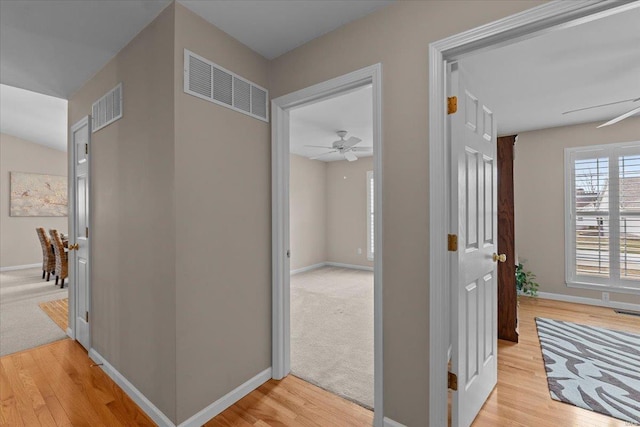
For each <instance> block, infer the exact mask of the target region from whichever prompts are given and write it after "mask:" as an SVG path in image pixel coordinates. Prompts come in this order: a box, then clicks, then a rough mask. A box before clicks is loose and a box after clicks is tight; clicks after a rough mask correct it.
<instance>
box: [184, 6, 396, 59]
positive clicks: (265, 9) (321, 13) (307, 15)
mask: <svg viewBox="0 0 640 427" xmlns="http://www.w3.org/2000/svg"><path fill="white" fill-rule="evenodd" d="M180 3H182V4H183V5H185V6H186V7H188V8H189V9H191V10H192V11H194V12H195V13H197V14H198V15H200V16H202V17H203V18H204V19H206V20H207V21H209V22H210V23H212V24H213V25H215V26H216V27H218V28H220V29H221V30H222V31H224V32H225V33H227V34H229V35H231V36H232V37H234V38H235V39H237V40H239V41H240V42H241V43H243V44H245V45H247V46H249V47H250V48H251V49H253V50H254V51H256V52H258V53H259V54H260V55H262V56H264V57H265V58H267V59H273V58H276V57H278V56H280V55H282V54H283V53H286V52H288V51H290V50H292V49H294V48H296V47H298V46H301V45H303V44H305V43H306V42H308V41H311V40H313V39H315V38H316V37H319V36H321V35H323V34H326V33H328V32H330V31H332V30H335V29H336V28H338V27H341V26H343V25H344V24H346V23H348V22H351V21H354V20H356V19H358V18H361V17H363V16H365V15H367V14H369V13H371V12H373V11H374V10H376V9H379V8H381V7H384V6H387V5H389V4H391V3H393V0H391V1H390V0H365V1H363V0H359V1H354V0H331V1H326V0H325V1H318V0H296V1H291V0H235V1H202V0H180Z"/></svg>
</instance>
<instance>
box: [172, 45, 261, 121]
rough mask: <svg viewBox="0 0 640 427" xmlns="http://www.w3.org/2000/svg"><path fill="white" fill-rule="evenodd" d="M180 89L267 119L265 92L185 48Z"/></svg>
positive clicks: (255, 116)
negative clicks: (182, 83)
mask: <svg viewBox="0 0 640 427" xmlns="http://www.w3.org/2000/svg"><path fill="white" fill-rule="evenodd" d="M184 92H185V93H188V94H189V95H193V96H197V97H198V98H202V99H205V100H207V101H210V102H213V103H215V104H219V105H222V106H224V107H227V108H231V109H232V110H235V111H238V112H240V113H243V114H246V115H249V116H251V117H254V118H256V119H260V120H262V121H265V122H269V109H268V107H267V103H268V102H269V91H267V90H266V89H264V88H262V87H260V86H258V85H256V84H255V83H253V82H251V81H249V80H247V79H244V78H242V77H240V76H239V75H237V74H235V73H233V72H231V71H229V70H226V69H225V68H222V67H221V66H219V65H217V64H215V63H213V62H211V61H209V60H208V59H205V58H203V57H201V56H199V55H196V54H195V53H193V52H191V51H189V50H187V49H185V50H184Z"/></svg>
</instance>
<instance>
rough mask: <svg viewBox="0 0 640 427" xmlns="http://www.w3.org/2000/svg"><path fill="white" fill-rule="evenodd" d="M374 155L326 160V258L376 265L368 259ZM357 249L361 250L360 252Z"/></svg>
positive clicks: (370, 265)
mask: <svg viewBox="0 0 640 427" xmlns="http://www.w3.org/2000/svg"><path fill="white" fill-rule="evenodd" d="M370 170H373V157H361V158H359V159H358V160H357V161H355V162H349V161H347V160H340V161H336V162H328V163H327V261H330V262H338V263H343V264H352V265H361V266H365V267H373V261H369V260H368V259H367V171H370ZM358 248H360V249H362V253H361V254H358V252H357V250H358Z"/></svg>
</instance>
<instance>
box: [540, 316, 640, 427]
mask: <svg viewBox="0 0 640 427" xmlns="http://www.w3.org/2000/svg"><path fill="white" fill-rule="evenodd" d="M536 325H537V327H538V338H539V339H540V346H541V347H542V356H543V358H544V367H545V370H546V372H547V382H548V385H549V392H550V393H551V398H552V399H554V400H558V401H561V402H565V403H570V404H572V405H575V406H578V407H580V408H585V409H589V410H591V411H594V412H599V413H601V414H604V415H609V416H611V417H615V418H618V419H620V420H623V421H627V422H629V423H633V425H638V424H640V335H639V334H632V333H629V332H621V331H613V330H611V329H605V328H598V327H594V326H585V325H579V324H577V323H572V322H562V321H558V320H551V319H544V318H540V317H537V318H536Z"/></svg>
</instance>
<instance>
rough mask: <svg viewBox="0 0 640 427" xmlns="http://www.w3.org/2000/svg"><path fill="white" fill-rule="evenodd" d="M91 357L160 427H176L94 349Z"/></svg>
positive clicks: (90, 354) (90, 351)
mask: <svg viewBox="0 0 640 427" xmlns="http://www.w3.org/2000/svg"><path fill="white" fill-rule="evenodd" d="M89 357H90V358H91V359H92V360H93V361H95V362H96V363H101V364H102V365H101V366H100V367H101V368H102V370H103V371H104V372H105V373H106V374H107V375H108V376H109V378H111V379H112V380H113V382H115V383H116V384H118V385H119V386H120V388H122V390H124V392H125V393H127V396H129V397H130V398H131V400H133V401H134V402H135V403H136V405H138V406H139V407H140V409H142V410H143V411H144V412H145V413H146V414H147V415H148V416H149V418H151V419H152V420H153V422H155V423H156V424H158V425H159V426H160V427H175V424H174V423H173V422H172V421H171V420H170V419H169V417H167V416H166V415H165V414H164V413H162V411H161V410H160V409H158V408H157V407H156V406H155V405H154V404H153V403H151V401H150V400H149V399H147V398H146V396H145V395H144V394H142V392H141V391H140V390H138V389H137V388H136V387H135V386H134V385H133V384H131V382H129V380H128V379H127V378H125V376H124V375H122V374H121V373H120V372H118V370H117V369H116V368H114V367H113V366H112V365H111V364H110V363H109V362H107V360H106V359H105V358H104V357H102V356H101V355H100V354H99V353H98V352H97V351H95V350H94V349H93V348H92V349H91V350H89Z"/></svg>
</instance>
